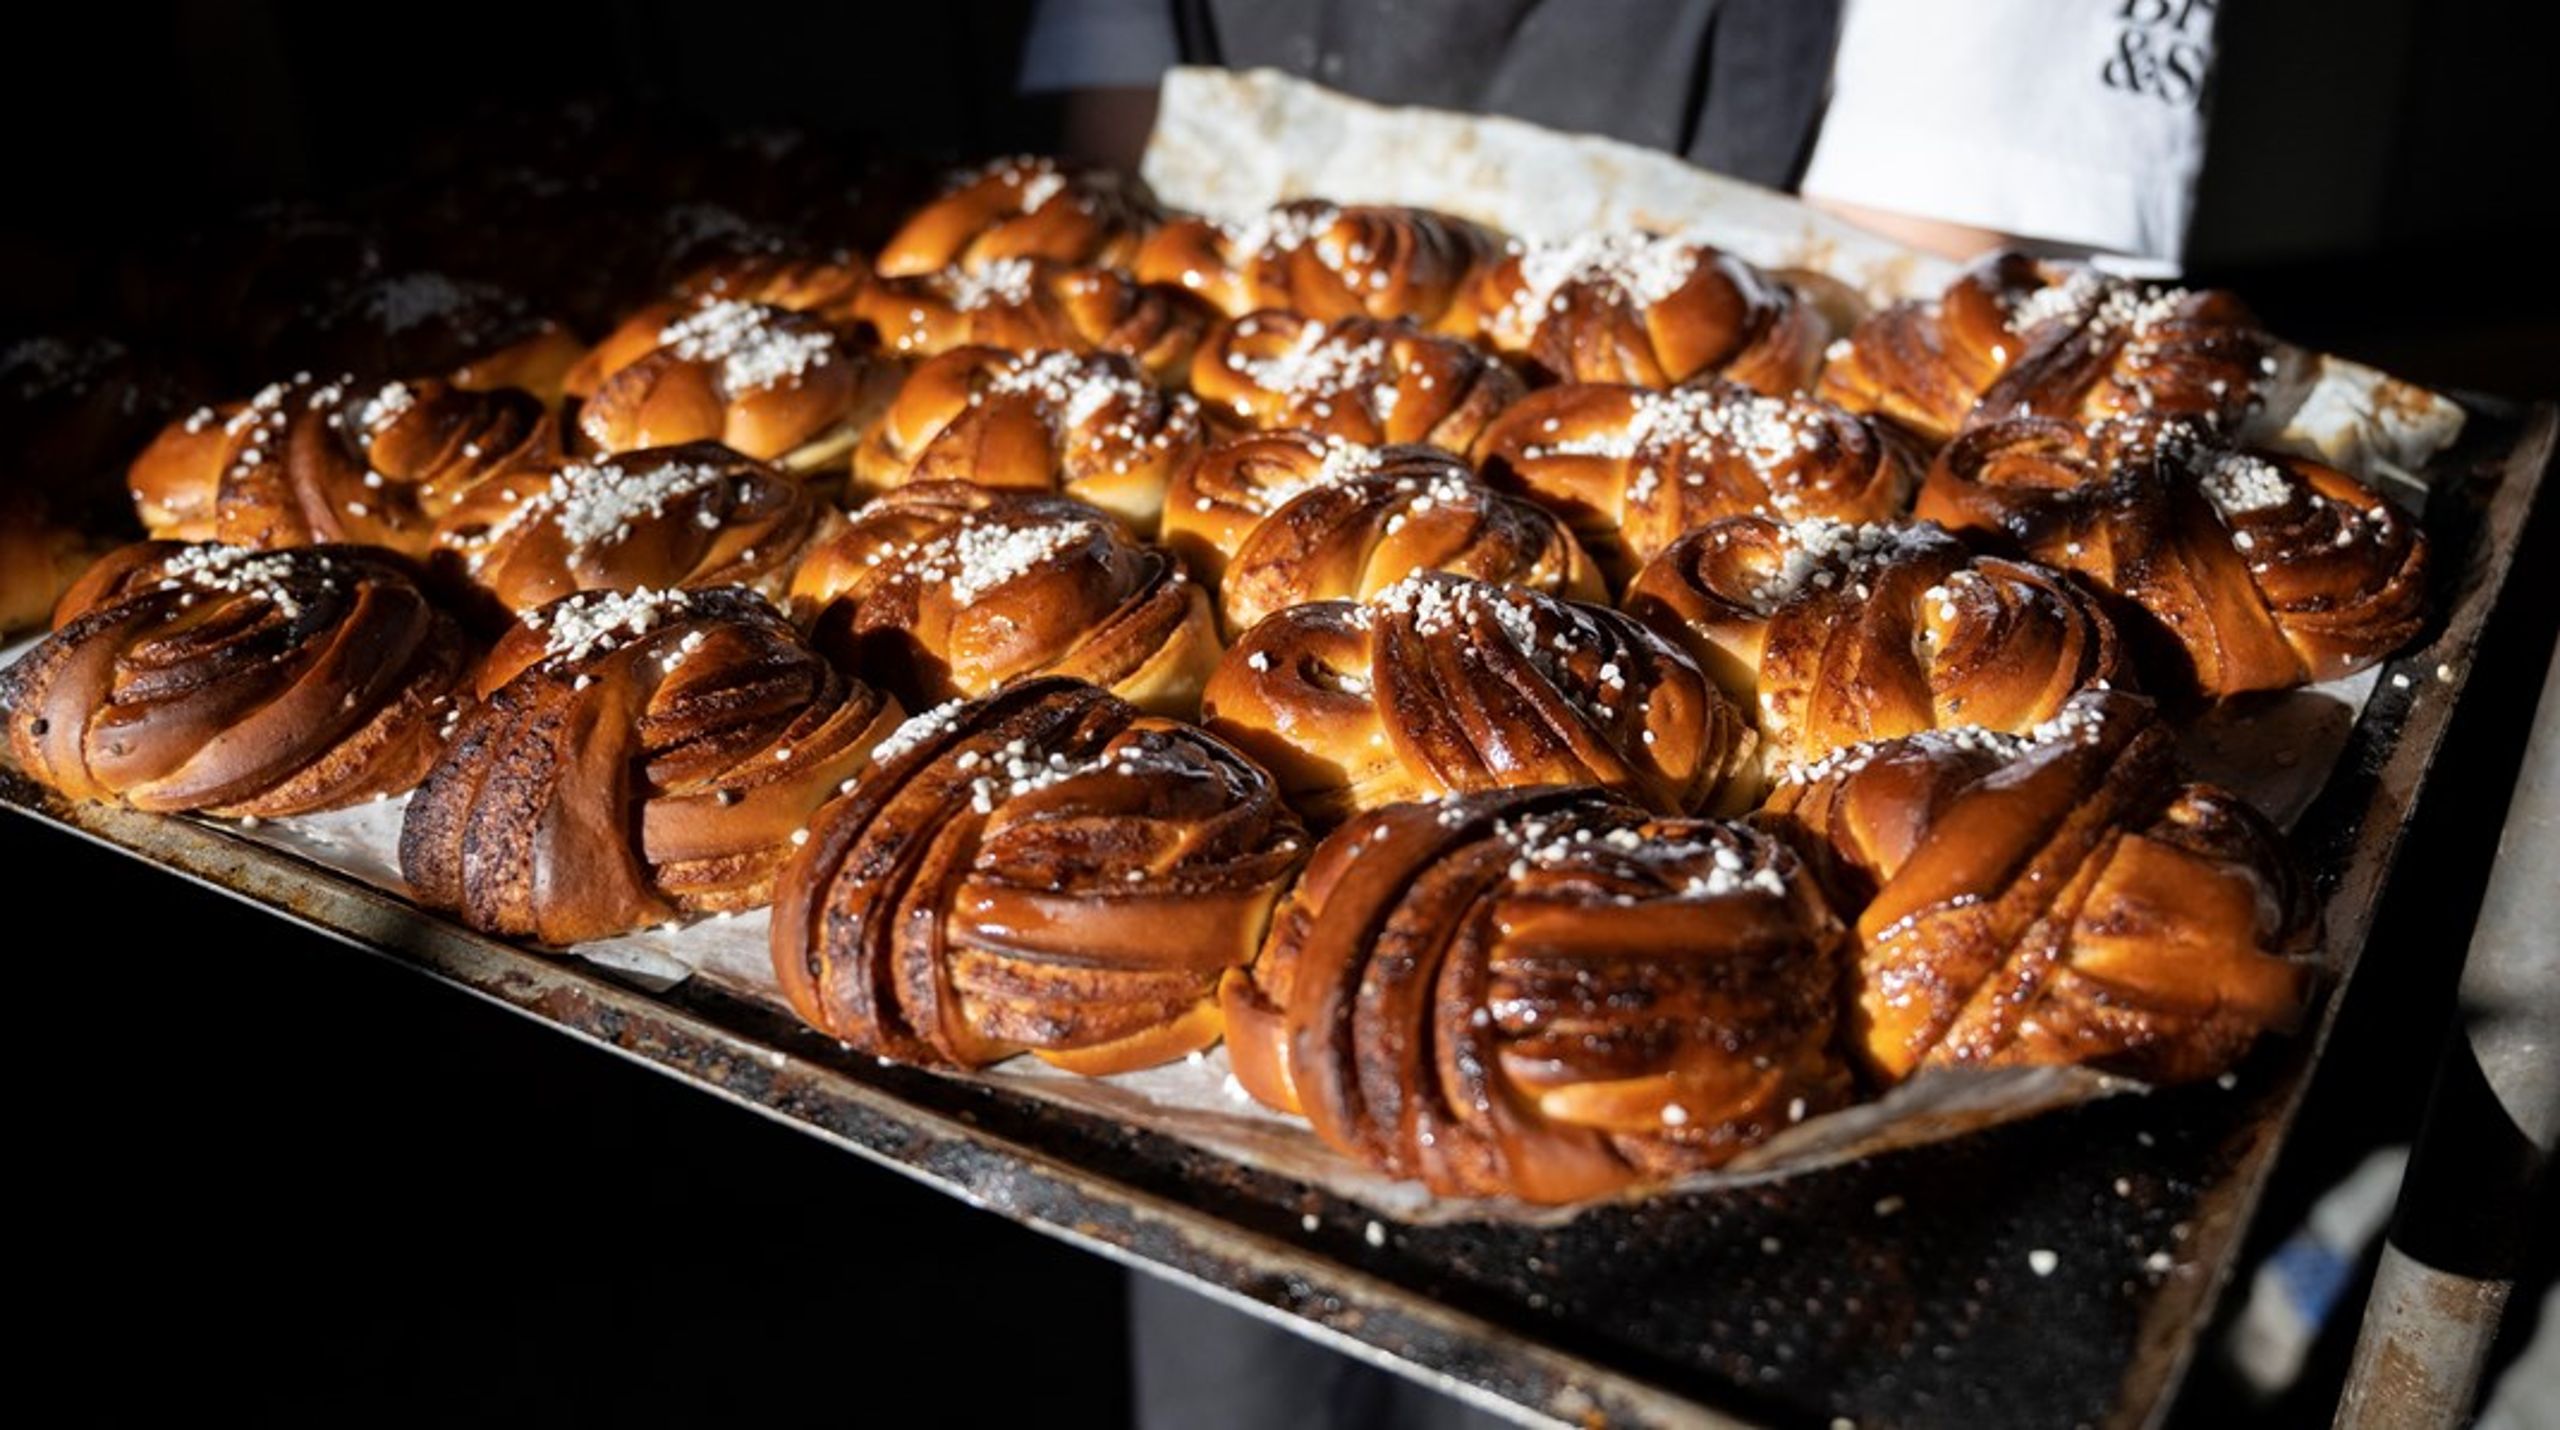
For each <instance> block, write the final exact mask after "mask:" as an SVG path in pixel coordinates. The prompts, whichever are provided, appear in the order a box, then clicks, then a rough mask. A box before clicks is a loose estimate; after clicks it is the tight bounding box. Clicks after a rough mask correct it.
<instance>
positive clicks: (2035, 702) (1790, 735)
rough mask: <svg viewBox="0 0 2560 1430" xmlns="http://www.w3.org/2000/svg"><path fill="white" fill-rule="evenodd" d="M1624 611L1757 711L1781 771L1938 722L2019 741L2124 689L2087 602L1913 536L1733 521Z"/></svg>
mask: <svg viewBox="0 0 2560 1430" xmlns="http://www.w3.org/2000/svg"><path fill="white" fill-rule="evenodd" d="M1626 608H1627V611H1628V613H1629V614H1630V615H1633V616H1635V617H1637V618H1638V619H1640V620H1643V621H1644V622H1646V623H1647V624H1649V625H1651V626H1652V627H1653V628H1654V629H1655V630H1657V631H1660V632H1661V633H1662V634H1663V635H1665V636H1667V637H1669V638H1670V639H1672V640H1674V641H1676V642H1678V643H1679V644H1680V645H1681V646H1682V647H1684V648H1685V649H1686V650H1687V651H1688V652H1689V653H1690V654H1691V655H1692V656H1694V657H1695V658H1696V659H1697V661H1698V663H1699V665H1701V666H1702V667H1704V668H1705V670H1706V671H1707V673H1708V675H1709V676H1711V677H1713V678H1714V679H1715V681H1716V683H1717V684H1718V685H1720V686H1722V687H1723V688H1724V690H1725V692H1726V693H1727V694H1729V695H1731V696H1732V697H1733V698H1734V699H1735V700H1736V701H1737V702H1739V703H1741V705H1742V706H1743V707H1744V708H1745V709H1748V710H1750V711H1752V712H1753V713H1754V714H1755V715H1756V717H1757V719H1758V721H1759V727H1760V733H1761V737H1762V740H1763V748H1764V750H1765V751H1766V754H1767V759H1768V761H1769V763H1771V764H1772V765H1774V766H1780V767H1783V766H1786V765H1791V764H1799V763H1802V762H1805V761H1808V760H1815V759H1819V758H1821V757H1822V756H1823V755H1825V754H1828V753H1830V752H1831V751H1833V750H1836V749H1838V748H1840V747H1841V746H1843V745H1853V744H1857V743H1860V742H1862V741H1866V740H1877V739H1884V738H1888V737H1891V736H1895V735H1907V734H1911V733H1912V732H1914V731H1918V730H1928V729H1934V728H1936V727H1938V726H1941V725H1965V726H1980V727H1986V728H1989V729H1992V730H1998V731H2008V732H2014V731H2019V730H2024V729H2028V728H2030V727H2032V726H2034V725H2036V724H2038V723H2039V722H2042V721H2045V720H2049V719H2052V718H2053V717H2054V716H2055V715H2058V714H2060V713H2061V711H2062V708H2063V704H2064V702H2066V701H2068V700H2070V699H2071V698H2072V697H2073V696H2074V695H2076V694H2078V693H2079V692H2081V691H2083V690H2089V689H2093V688H2094V689H2106V688H2109V687H2111V686H2130V685H2131V684H2132V683H2133V677H2134V672H2133V666H2132V660H2131V656H2130V653H2129V652H2128V651H2126V650H2125V649H2124V643H2123V642H2122V641H2120V640H2118V639H2117V635H2116V628H2115V623H2114V622H2113V621H2111V620H2109V619H2108V617H2107V614H2106V611H2105V609H2104V608H2103V607H2102V606H2101V604H2100V598H2099V597H2098V595H2097V593H2096V592H2094V591H2092V590H2090V589H2089V588H2087V587H2085V586H2083V585H2082V584H2081V583H2079V582H2078V581H2076V580H2074V579H2072V578H2071V577H2069V576H2066V575H2064V574H2063V573H2061V572H2059V571H2054V570H2051V569H2049V568H2046V567H2043V566H2038V565H2034V564H2031V563H2027V562H2020V561H2004V560H2000V559H1998V558H1996V557H1987V556H1985V557H1977V556H1975V555H1974V554H1973V553H1971V552H1970V551H1968V550H1966V549H1965V546H1964V543H1962V542H1960V541H1958V540H1956V539H1955V538H1954V537H1952V536H1950V535H1948V534H1947V533H1946V532H1945V531H1943V530H1941V529H1939V528H1938V527H1936V526H1932V525H1929V524H1927V523H1925V522H1923V523H1898V522H1897V523H1889V524H1884V523H1880V524H1874V525H1867V526H1849V525H1846V524H1844V523H1841V522H1833V521H1803V522H1796V523H1793V524H1781V523H1779V522H1774V521H1770V520H1769V519H1767V518H1766V517H1757V516H1740V517H1728V518H1726V519H1725V520H1723V521H1718V522H1714V523H1712V524H1710V525H1707V526H1703V527H1700V528H1699V529H1698V530H1696V531H1693V532H1690V533H1689V534H1688V535H1686V536H1684V537H1681V538H1680V539H1679V540H1678V541H1675V542H1673V543H1672V544H1671V545H1670V546H1669V547H1668V548H1666V549H1665V550H1664V551H1663V553H1662V554H1661V555H1659V556H1657V557H1655V558H1654V559H1653V560H1652V561H1651V562H1649V563H1647V564H1646V566H1645V568H1644V570H1643V572H1642V573H1641V574H1639V575H1638V576H1637V577H1636V579H1635V581H1634V582H1633V583H1632V584H1631V585H1629V586H1628V588H1627V599H1626Z"/></svg>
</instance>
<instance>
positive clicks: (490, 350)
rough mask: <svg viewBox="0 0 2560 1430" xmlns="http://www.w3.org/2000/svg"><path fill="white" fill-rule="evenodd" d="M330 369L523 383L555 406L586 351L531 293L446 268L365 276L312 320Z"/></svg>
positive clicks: (366, 375) (481, 386)
mask: <svg viewBox="0 0 2560 1430" xmlns="http://www.w3.org/2000/svg"><path fill="white" fill-rule="evenodd" d="M311 327H312V341H313V343H314V344H315V345H316V347H315V351H317V352H319V353H321V354H323V355H325V366H327V367H328V368H330V369H341V368H343V369H345V370H346V371H347V372H349V373H350V374H352V375H354V376H355V377H357V378H361V379H363V380H364V381H366V382H368V383H380V382H383V381H385V380H387V379H390V378H395V377H399V376H402V375H405V374H410V373H429V372H432V373H443V374H445V376H446V377H447V378H448V379H449V380H450V381H451V382H452V383H453V385H454V386H456V387H462V388H468V389H470V390H472V391H474V392H490V391H496V390H498V389H500V388H509V387H513V388H521V389H523V390H524V391H526V392H530V393H532V394H534V395H535V396H536V397H539V398H540V399H542V401H543V402H544V403H546V404H549V403H556V402H558V401H559V400H560V391H561V382H562V380H563V379H564V378H565V377H566V376H567V374H568V372H569V370H570V369H571V368H572V367H573V366H575V365H576V364H577V362H578V360H579V359H580V357H581V356H583V355H584V354H585V352H586V345H585V344H584V343H581V342H579V341H578V339H577V337H576V335H575V334H573V333H571V332H570V331H569V330H568V329H566V328H564V327H562V326H560V324H558V323H556V322H553V321H551V320H550V319H549V318H547V317H543V316H540V315H539V314H537V313H536V312H535V311H534V310H533V309H532V308H531V307H530V306H529V305H528V304H527V303H526V302H525V301H524V300H523V299H522V298H521V297H518V296H517V295H515V294H513V293H510V292H508V291H506V290H505V289H503V288H498V287H495V286H493V285H490V284H486V283H475V282H472V281H470V280H468V279H460V278H454V277H452V276H450V275H448V274H443V273H436V272H431V271H430V272H407V273H395V274H389V275H386V276H383V277H379V278H375V279H372V280H370V281H368V282H365V283H360V284H358V285H356V286H355V287H354V288H351V289H349V290H348V291H347V292H345V293H344V294H342V295H340V296H339V298H338V299H337V301H336V302H335V303H333V304H331V305H330V306H329V307H328V308H327V309H326V310H324V311H323V312H321V313H320V315H319V316H318V317H317V318H316V319H314V320H313V321H312V324H311Z"/></svg>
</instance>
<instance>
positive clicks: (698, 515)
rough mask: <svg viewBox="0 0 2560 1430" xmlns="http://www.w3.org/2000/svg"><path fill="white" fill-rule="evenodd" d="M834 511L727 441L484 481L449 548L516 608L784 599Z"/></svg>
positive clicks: (445, 539)
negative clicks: (690, 593)
mask: <svg viewBox="0 0 2560 1430" xmlns="http://www.w3.org/2000/svg"><path fill="white" fill-rule="evenodd" d="M834 520H835V518H834V516H833V513H832V511H831V509H830V508H829V507H828V506H827V505H826V504H825V503H824V502H822V501H821V500H819V498H818V497H817V495H816V494H815V493H813V492H811V491H810V490H809V488H808V487H807V486H805V485H803V484H802V483H801V482H800V480H799V479H798V478H796V477H793V476H791V475H789V474H788V473H785V472H783V471H782V470H781V469H779V468H777V467H773V466H771V465H768V464H766V463H764V462H759V461H757V460H755V459H754V458H752V457H744V456H740V455H739V454H738V453H736V452H732V451H730V450H729V449H728V448H726V447H723V446H721V445H720V444H719V443H717V442H691V443H687V444H686V445H684V446H681V447H652V448H649V449H647V450H644V451H638V452H624V453H621V454H619V455H616V456H609V457H592V458H582V459H574V460H569V461H563V462H559V463H557V464H555V465H553V466H552V467H550V468H549V469H547V470H544V469H539V468H537V469H530V470H527V471H525V472H522V473H519V474H517V475H516V476H514V477H512V478H510V479H509V480H507V481H503V482H485V483H482V484H481V486H480V488H479V489H478V490H477V491H476V492H474V493H473V494H472V495H471V496H470V497H469V498H467V499H465V500H464V501H463V503H462V504H461V505H460V506H459V507H456V508H455V509H454V510H453V511H451V512H449V513H447V514H446V516H445V519H444V520H443V521H442V522H441V523H439V524H438V527H437V531H436V543H437V545H438V547H439V548H440V549H441V550H442V551H444V552H445V553H448V554H449V555H450V556H451V557H453V558H455V559H458V560H459V562H460V563H461V566H462V570H463V574H464V576H465V578H466V579H467V580H468V581H469V583H470V584H471V585H473V586H475V587H477V588H478V589H480V590H482V591H485V592H487V593H488V594H489V595H490V596H491V597H492V598H493V599H495V600H496V601H497V603H498V604H499V605H501V606H503V607H505V608H506V609H507V610H509V611H526V610H531V609H532V608H533V607H535V606H541V605H547V604H549V603H550V602H552V601H555V600H558V599H559V598H560V597H562V596H566V595H569V594H570V593H572V592H576V591H595V590H612V591H628V590H633V589H636V588H639V587H643V586H653V587H674V586H686V587H695V586H749V587H753V588H754V589H755V590H757V591H758V592H759V593H761V594H763V595H765V596H768V597H772V598H775V599H779V598H780V597H781V596H782V595H783V593H784V591H785V589H786V588H787V587H788V586H789V584H790V578H791V573H792V571H793V570H794V569H795V568H797V567H798V565H799V564H800V557H801V555H802V553H803V552H805V551H806V550H807V549H808V547H809V543H810V542H811V541H812V540H814V539H815V538H816V537H817V536H818V535H819V534H820V533H821V532H823V531H825V530H827V529H829V528H830V527H831V526H832V524H833V522H834Z"/></svg>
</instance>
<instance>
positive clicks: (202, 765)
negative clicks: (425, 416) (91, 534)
mask: <svg viewBox="0 0 2560 1430" xmlns="http://www.w3.org/2000/svg"><path fill="white" fill-rule="evenodd" d="M467 659H468V652H467V649H466V647H465V644H464V641H463V636H462V631H461V628H460V627H459V626H458V625H456V624H455V622H454V620H453V618H452V617H450V616H448V615H446V614H444V613H443V612H441V611H438V610H437V609H436V608H435V607H434V606H433V605H432V604H430V603H429V602H428V600H427V597H426V593H425V592H424V591H422V590H421V589H420V588H419V585H418V581H417V579H416V573H415V570H414V568H412V567H411V566H410V565H409V563H408V562H406V561H404V560H402V559H401V558H400V557H398V556H395V555H392V554H391V553H389V552H386V551H379V550H375V549H372V548H369V547H360V546H306V547H296V548H294V549H292V550H288V551H275V552H258V551H252V550H249V549H247V548H243V547H231V546H218V545H211V544H198V545H189V544H184V543H179V542H169V541H146V542H141V543H138V544H136V545H133V546H128V547H124V548H122V549H121V550H118V551H116V552H113V553H111V554H109V555H108V556H107V557H105V558H104V559H102V560H101V561H99V562H98V564H97V565H95V566H93V567H91V568H90V569H89V571H88V572H87V574H85V575H83V576H82V577H81V578H80V580H79V581H78V582H76V583H75V584H74V585H73V586H72V588H71V590H70V591H69V592H68V593H66V594H65V595H64V597H63V599H62V605H61V608H60V610H59V612H58V623H57V627H56V629H55V630H54V632H53V634H51V635H50V636H47V637H46V638H45V639H44V641H43V642H42V643H41V644H39V645H38V646H37V647H36V648H35V649H34V650H33V651H31V652H29V653H28V654H27V655H26V656H25V657H23V658H22V659H21V660H20V661H19V662H18V663H17V664H16V665H14V666H12V667H10V668H9V669H8V670H7V671H6V672H5V673H0V706H5V707H6V708H7V710H8V738H9V748H10V753H11V755H12V756H13V757H14V758H15V760H16V762H17V764H18V766H19V768H21V769H23V770H25V771H26V772H27V774H28V775H29V776H31V777H32V778H34V779H35V780H37V781H38V782H40V783H42V784H44V785H46V786H48V787H50V788H52V789H54V790H57V791H59V792H61V793H62V794H64V795H67V796H69V797H70V798H72V799H82V800H104V801H113V802H117V803H122V804H129V805H131V806H133V807H134V808H136V809H147V810H154V811H179V810H197V811H203V812H205V813H210V814H219V815H238V816H257V817H261V818H265V817H272V816H277V815H287V814H308V813H311V812H314V811H317V810H324V809H336V808H339V807H342V806H345V805H350V804H357V803H361V802H362V801H364V800H367V799H372V798H375V797H377V796H381V795H389V794H397V793H399V792H401V791H402V790H405V789H407V788H409V787H410V786H411V785H413V784H416V783H417V782H418V780H419V778H420V777H421V776H422V775H424V774H425V773H426V769H427V765H428V763H429V762H430V761H431V760H433V759H434V758H435V755H436V750H437V747H438V746H439V744H440V743H441V729H442V725H443V722H444V720H445V718H446V716H447V714H448V713H449V710H450V707H451V703H452V700H453V699H454V697H455V695H456V694H457V691H458V687H459V685H460V683H461V681H462V678H463V673H464V667H465V664H466V661H467Z"/></svg>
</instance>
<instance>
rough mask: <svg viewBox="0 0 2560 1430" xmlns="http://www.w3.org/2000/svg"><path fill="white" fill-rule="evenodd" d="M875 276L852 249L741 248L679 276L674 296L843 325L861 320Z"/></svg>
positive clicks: (687, 299) (699, 303)
mask: <svg viewBox="0 0 2560 1430" xmlns="http://www.w3.org/2000/svg"><path fill="white" fill-rule="evenodd" d="M875 281H876V280H874V279H873V277H872V276H871V268H870V265H868V264H866V263H864V262H863V261H862V260H861V259H859V258H857V257H855V256H854V255H852V254H850V253H843V252H836V253H827V254H811V253H794V252H790V251H788V250H784V251H778V252H771V253H741V254H733V255H731V256H729V257H726V258H722V259H718V260H715V261H713V262H710V263H706V264H704V265H703V266H701V267H700V268H697V269H695V270H693V271H692V272H691V273H688V274H686V275H685V276H684V277H683V278H681V279H678V280H677V282H676V286H675V296H676V298H677V299H679V300H681V301H683V302H687V303H690V304H692V305H694V306H697V307H699V306H701V305H702V304H705V303H717V302H720V301H722V300H723V299H726V300H729V301H732V302H739V303H763V304H766V305H767V306H770V307H775V308H788V309H790V310H791V311H793V312H795V313H808V314H812V315H814V316H816V317H819V318H823V319H825V320H826V321H827V322H829V323H832V324H834V325H836V326H837V327H840V328H841V327H847V326H850V325H851V324H853V323H854V322H856V321H858V320H859V318H860V316H861V304H862V299H863V297H864V295H865V294H867V293H868V292H869V291H870V289H871V286H872V284H873V283H874V282H875ZM671 316H672V315H671ZM635 356H636V354H635Z"/></svg>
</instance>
